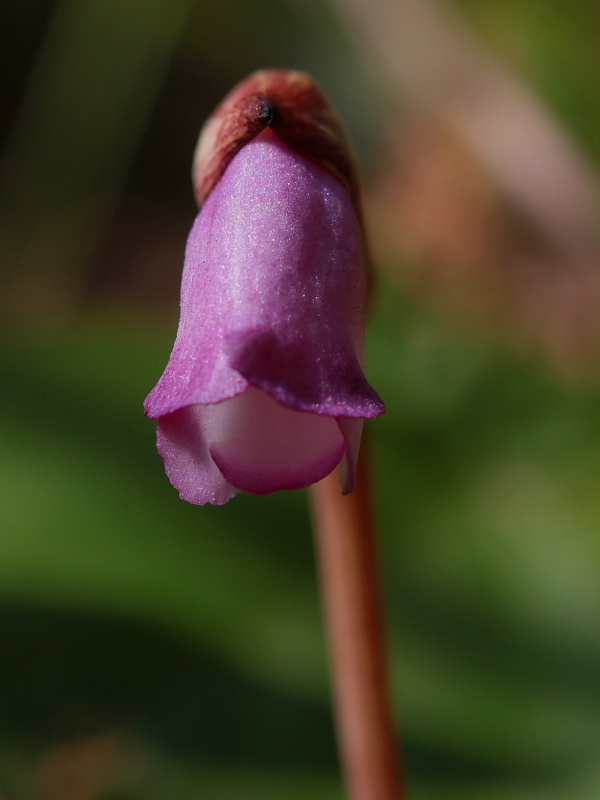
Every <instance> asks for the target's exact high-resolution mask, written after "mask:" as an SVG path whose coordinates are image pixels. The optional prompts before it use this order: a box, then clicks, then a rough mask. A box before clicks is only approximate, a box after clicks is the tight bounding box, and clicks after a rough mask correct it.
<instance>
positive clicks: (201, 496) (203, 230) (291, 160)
mask: <svg viewBox="0 0 600 800" xmlns="http://www.w3.org/2000/svg"><path fill="white" fill-rule="evenodd" d="M365 306H366V269H365V256H364V251H363V236H362V231H361V226H360V223H359V220H358V218H357V214H356V211H355V207H354V205H353V202H352V200H351V198H350V195H349V194H348V192H347V191H346V188H345V186H344V185H342V183H341V182H340V180H338V178H337V177H334V176H333V175H332V174H331V173H330V172H329V171H326V170H325V169H323V168H322V167H321V166H318V165H317V164H316V163H314V162H313V161H310V160H308V159H307V158H305V157H304V156H303V155H300V154H299V153H298V152H295V151H294V150H292V149H290V147H288V146H287V145H286V144H284V143H283V142H282V141H281V140H280V139H279V138H278V137H277V136H276V135H275V134H274V133H273V132H272V130H271V129H270V128H269V127H264V129H263V130H262V132H260V133H259V134H258V135H257V136H255V138H253V139H252V140H250V141H248V143H245V144H244V145H243V146H242V147H241V149H239V150H238V151H237V153H235V154H234V155H233V156H232V157H231V158H230V160H229V162H228V165H227V166H226V169H225V171H224V172H223V173H222V175H221V176H220V177H219V178H218V179H217V180H216V182H215V184H214V187H213V188H212V189H211V191H210V193H209V194H208V198H207V200H206V202H205V204H204V206H203V207H202V210H201V211H200V213H199V215H198V217H197V218H196V221H195V223H194V227H193V228H192V232H191V234H190V237H189V240H188V244H187V251H186V257H185V266H184V271H183V279H182V288H181V318H180V323H179V330H178V333H177V339H176V342H175V346H174V348H173V352H172V354H171V358H170V360H169V363H168V365H167V368H166V369H165V371H164V373H163V375H162V377H161V379H160V380H159V382H158V384H157V385H156V386H155V388H154V389H153V390H152V392H151V393H150V395H149V396H148V398H147V399H146V402H145V409H146V414H147V415H148V416H149V417H150V418H151V419H158V421H159V422H158V450H159V452H160V454H161V456H162V458H163V460H164V462H165V468H166V471H167V475H168V476H169V479H170V480H171V482H172V483H173V485H174V486H175V487H176V488H177V489H178V490H179V493H180V495H181V497H182V498H184V499H185V500H188V501H189V502H192V503H200V504H203V503H207V502H208V503H215V504H222V503H225V502H227V500H229V499H230V498H231V497H232V496H233V495H234V494H236V492H237V491H240V490H241V491H245V492H250V493H253V494H266V493H268V492H273V491H277V490H279V489H298V488H302V487H305V486H309V485H310V484H312V483H314V482H316V481H318V480H320V479H322V478H324V477H325V476H326V475H328V474H329V473H330V472H331V471H332V470H333V469H334V468H335V467H336V466H337V465H338V464H339V463H340V462H342V461H343V462H344V467H345V470H344V481H343V482H344V485H343V489H344V491H345V492H349V491H352V489H353V488H354V482H355V464H356V458H357V454H358V447H359V443H360V435H361V430H362V422H363V420H364V419H366V418H370V417H376V416H378V415H379V414H381V413H383V411H384V407H383V403H382V401H381V399H380V398H379V396H378V395H377V393H376V392H375V391H374V389H373V388H372V387H371V386H370V385H369V383H368V382H367V380H366V378H365V376H364V374H363V371H362V359H363V350H364V329H365Z"/></svg>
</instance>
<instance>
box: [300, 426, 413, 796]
mask: <svg viewBox="0 0 600 800" xmlns="http://www.w3.org/2000/svg"><path fill="white" fill-rule="evenodd" d="M312 509H313V522H314V529H315V539H316V548H317V557H318V561H319V571H320V578H321V593H322V598H323V605H324V614H325V625H326V629H327V636H328V640H329V651H330V662H331V674H332V678H331V680H332V687H333V695H334V705H335V716H336V723H337V732H338V747H339V751H340V759H341V762H342V768H343V771H344V775H345V782H346V787H347V791H348V795H349V797H350V798H351V800H404V798H405V797H406V793H405V790H404V787H403V781H402V773H401V769H400V764H399V757H398V747H397V745H396V740H395V735H394V726H393V722H392V708H391V702H390V693H389V689H388V681H387V669H386V658H385V646H384V627H383V615H382V607H381V597H380V590H379V582H378V571H377V559H376V548H375V530H374V523H373V507H372V499H371V487H370V482H369V469H368V454H367V451H366V448H365V442H363V446H362V448H361V457H360V458H359V464H358V482H357V488H356V490H355V491H354V492H353V493H352V494H350V495H347V496H345V497H344V496H343V495H342V494H341V492H340V487H339V483H338V478H337V472H334V473H332V474H331V475H329V476H328V477H327V478H325V479H324V480H322V481H320V482H319V483H317V484H315V485H314V486H313V487H312Z"/></svg>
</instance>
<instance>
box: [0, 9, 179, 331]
mask: <svg viewBox="0 0 600 800" xmlns="http://www.w3.org/2000/svg"><path fill="white" fill-rule="evenodd" d="M192 5H193V0H169V2H166V0H160V1H158V0H154V1H153V2H146V0H60V2H58V4H57V5H56V8H55V10H54V15H53V18H52V20H51V23H50V25H49V27H48V29H47V31H46V34H45V39H44V41H43V43H42V46H41V48H40V51H39V53H38V55H37V59H36V62H35V64H34V66H33V69H32V71H31V75H30V78H29V81H28V85H27V88H26V91H25V96H24V99H23V101H22V104H21V107H20V110H19V114H18V117H17V120H16V122H15V125H14V128H13V131H12V134H11V137H10V140H9V142H8V146H7V148H6V150H5V152H4V154H3V158H2V160H1V161H0V190H1V193H0V196H1V200H0V252H1V254H2V260H3V261H4V262H5V263H9V264H10V265H11V270H10V273H9V278H8V280H9V285H8V286H5V287H3V289H4V292H3V293H4V296H5V303H4V305H5V306H6V309H7V310H8V312H9V313H13V314H15V315H17V316H20V315H21V314H22V313H23V312H25V314H26V315H28V316H30V315H34V314H38V313H40V312H41V313H42V315H43V316H44V317H46V316H48V315H52V314H58V316H59V317H60V316H62V314H63V313H64V312H65V311H68V310H70V309H71V308H72V306H73V305H74V304H75V303H77V302H78V301H79V300H80V298H79V297H78V291H79V289H80V286H81V283H82V280H84V279H85V273H86V271H87V268H88V266H89V263H90V260H91V258H92V256H93V253H94V250H95V248H96V247H97V246H98V245H99V244H100V243H101V242H102V240H103V238H104V236H105V235H106V229H107V227H108V225H109V224H110V221H111V215H112V213H113V211H114V209H115V206H116V203H117V201H118V199H119V194H120V192H121V190H122V187H123V184H124V181H125V178H126V177H127V173H128V171H129V168H130V166H131V162H132V160H133V158H134V156H135V154H136V151H137V149H138V147H139V143H140V140H141V137H142V135H143V133H144V131H145V129H146V126H147V122H148V119H149V117H150V114H151V113H152V110H153V108H154V106H155V103H156V98H157V95H158V92H159V90H160V89H161V87H162V84H163V81H164V78H165V74H166V71H167V69H168V67H169V65H170V62H171V59H172V56H173V53H174V51H175V49H176V47H177V45H178V42H179V39H180V35H181V32H182V29H183V26H184V24H185V22H186V19H187V16H188V13H189V11H190V9H191V7H192ZM28 312H29V314H28Z"/></svg>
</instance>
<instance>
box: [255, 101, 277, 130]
mask: <svg viewBox="0 0 600 800" xmlns="http://www.w3.org/2000/svg"><path fill="white" fill-rule="evenodd" d="M258 116H259V119H261V120H262V121H263V122H264V123H265V125H272V124H273V122H274V121H275V117H276V116H277V106H276V105H274V104H273V103H268V102H265V103H263V104H262V105H261V107H260V109H259V111H258Z"/></svg>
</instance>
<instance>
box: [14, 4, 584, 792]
mask: <svg viewBox="0 0 600 800" xmlns="http://www.w3.org/2000/svg"><path fill="white" fill-rule="evenodd" d="M0 31H1V33H2V47H1V48H0V69H1V74H2V78H3V79H2V82H1V86H0V253H1V256H0V258H1V261H0V264H1V267H0V331H1V341H0V406H1V418H2V420H3V426H2V428H3V437H2V439H3V441H2V447H1V449H0V474H1V482H0V487H1V488H0V798H2V800H163V798H164V799H166V798H169V800H170V799H171V798H177V799H179V798H181V800H186V798H190V800H191V798H199V797H202V798H206V799H207V800H217V799H218V800H220V799H221V798H228V800H237V799H238V798H239V800H252V798H255V797H256V798H261V800H271V798H272V799H273V800H275V798H277V799H278V800H279V798H286V800H294V798H308V797H310V798H312V800H341V798H342V796H343V795H342V789H341V784H340V781H339V777H338V769H337V762H336V754H335V743H334V734H333V729H332V723H331V719H330V708H329V690H328V681H327V666H326V655H325V645H324V640H323V634H322V629H321V621H320V610H319V600H318V594H317V586H316V580H315V567H314V559H313V550H312V542H311V533H310V524H309V519H308V514H307V503H306V497H305V494H304V493H303V492H298V493H279V494H277V495H273V496H270V497H265V498H257V497H250V496H239V497H237V498H236V499H235V500H234V501H233V502H231V503H230V504H229V505H227V506H226V507H223V508H213V507H204V508H198V507H193V506H190V505H188V504H186V503H184V502H182V501H180V500H179V499H178V497H177V493H176V491H175V490H174V489H173V488H172V487H171V485H170V484H169V481H168V480H167V478H166V477H165V475H164V471H163V467H162V463H161V461H160V458H159V456H158V455H157V453H156V450H155V444H154V439H155V434H154V425H153V423H150V422H148V421H147V420H145V418H144V417H143V414H142V400H143V398H144V397H145V395H146V394H147V393H148V392H149V390H150V389H151V388H152V386H153V385H154V383H155V382H156V380H157V379H158V377H159V375H160V374H161V372H162V370H163V368H164V365H165V364H166V360H167V358H168V355H169V352H170V349H171V346H172V343H173V339H174V335H175V331H176V326H177V318H178V289H179V278H180V274H181V267H182V263H183V252H184V247H185V240H186V236H187V232H188V230H189V228H190V227H191V223H192V220H193V218H194V216H195V213H196V208H195V204H194V200H193V196H192V190H191V184H190V177H189V176H190V168H191V158H192V153H193V148H194V145H195V141H196V138H197V135H198V132H199V129H200V127H201V125H202V123H203V121H204V120H205V118H206V116H207V115H208V114H209V113H210V112H211V110H212V109H213V108H214V106H215V105H216V103H218V102H219V100H220V99H221V98H222V96H223V95H224V94H225V93H226V92H227V91H228V90H229V89H230V88H231V87H232V85H233V84H234V83H235V82H237V81H238V80H240V79H242V78H243V77H244V76H245V75H246V74H247V73H248V72H250V71H252V70H254V69H258V68H262V67H282V68H295V69H303V70H307V71H309V72H311V73H312V74H313V75H314V76H315V78H316V79H317V80H318V81H319V83H320V84H321V85H322V87H323V88H324V90H325V91H326V93H327V94H328V95H329V97H330V99H331V100H332V101H333V102H334V104H335V105H336V106H337V108H338V109H339V111H340V113H341V114H342V116H343V117H344V119H345V121H346V123H347V126H348V129H349V131H350V135H351V138H352V140H353V142H354V144H355V146H356V149H357V151H358V153H359V155H360V158H361V161H362V164H363V168H364V180H365V207H366V214H367V219H368V221H369V228H370V231H371V237H372V247H373V253H374V260H375V263H376V266H377V270H378V276H379V277H378V295H377V298H376V302H375V304H374V315H373V320H372V325H371V329H370V339H369V357H368V375H369V377H370V379H371V381H372V383H373V385H374V386H375V387H376V388H377V390H378V391H379V392H380V394H381V395H382V397H383V398H384V400H385V401H386V403H387V407H388V413H387V414H386V416H385V417H383V418H381V419H380V420H377V421H376V423H375V424H373V425H372V427H371V435H372V439H373V447H374V456H375V472H376V480H377V494H378V500H379V506H380V519H381V559H382V568H383V573H384V580H385V590H386V602H387V609H388V617H389V624H390V627H389V642H390V652H391V660H392V679H393V686H394V692H395V697H396V710H397V718H398V721H399V724H400V725H401V727H402V730H403V738H404V744H405V751H406V763H407V770H408V775H409V780H410V786H411V792H412V795H411V796H412V798H414V800H438V798H439V800H442V799H443V800H509V798H510V800H542V798H543V800H597V798H598V797H599V796H600V493H599V492H598V487H599V483H600V381H599V378H600V360H599V356H600V246H599V243H598V231H599V227H598V215H597V210H598V204H597V201H598V176H597V170H598V165H599V161H600V48H598V41H599V39H600V11H599V10H598V6H597V3H595V2H594V1H593V0H582V1H581V2H578V3H576V4H573V3H568V2H566V0H518V2H517V0H460V4H459V5H453V4H451V3H444V4H442V3H439V4H437V3H436V2H435V0H431V2H428V0H369V3H367V2H366V0H335V2H332V3H331V4H328V3H327V2H326V0H261V2H257V0H220V2H215V0H143V2H142V0H0Z"/></svg>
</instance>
